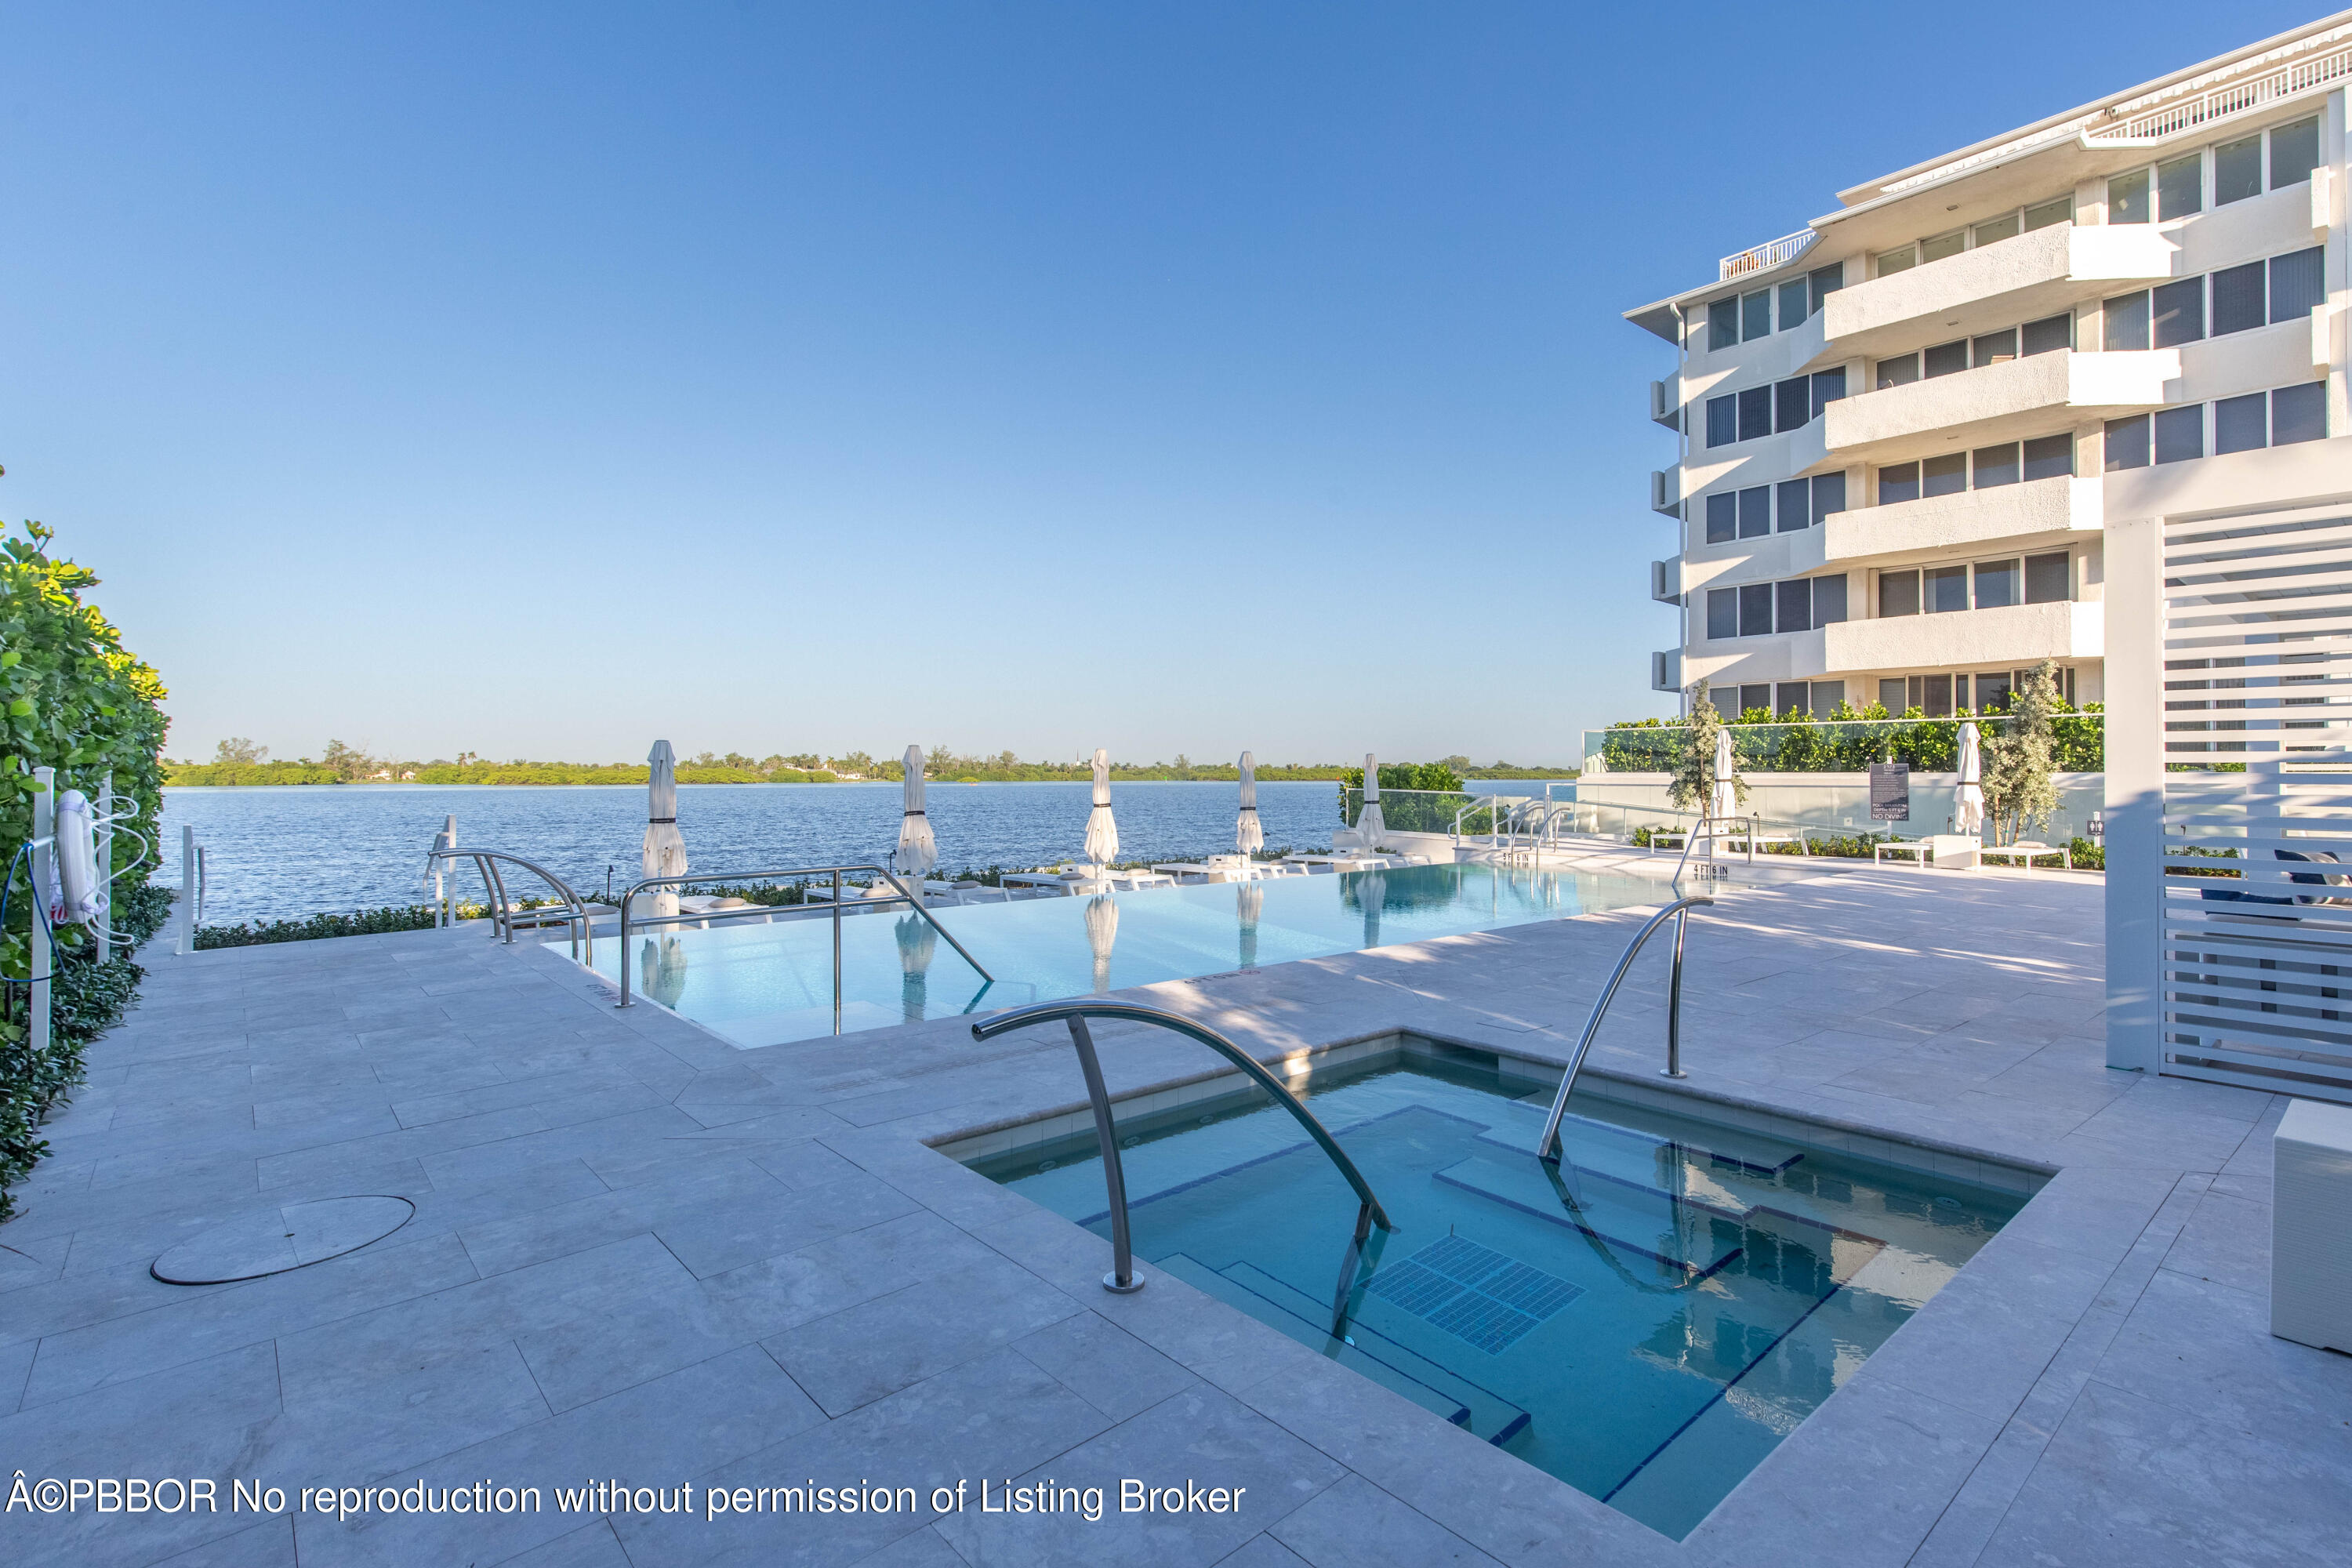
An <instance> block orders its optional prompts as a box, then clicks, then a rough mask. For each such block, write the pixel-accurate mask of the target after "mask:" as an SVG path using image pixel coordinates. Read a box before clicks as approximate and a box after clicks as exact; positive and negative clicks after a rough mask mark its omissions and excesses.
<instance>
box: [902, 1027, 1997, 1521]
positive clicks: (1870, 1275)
mask: <svg viewBox="0 0 2352 1568" xmlns="http://www.w3.org/2000/svg"><path fill="white" fill-rule="evenodd" d="M1232 1081H1234V1082H1238V1081H1239V1080H1238V1079H1234V1080H1232ZM1295 1081H1296V1080H1294V1082H1295ZM1557 1082H1558V1078H1557V1073H1556V1072H1555V1073H1553V1074H1552V1075H1551V1082H1550V1085H1549V1086H1546V1085H1545V1084H1544V1081H1543V1074H1542V1071H1541V1069H1540V1068H1536V1067H1534V1066H1533V1065H1532V1064H1517V1063H1514V1062H1513V1061H1511V1060H1510V1058H1496V1057H1494V1056H1490V1055H1487V1054H1486V1053H1482V1052H1474V1051H1466V1050H1462V1049H1458V1048H1455V1047H1447V1046H1442V1045H1435V1044H1433V1043H1431V1042H1426V1041H1401V1042H1391V1044H1390V1047H1388V1048H1387V1049H1386V1050H1384V1051H1379V1050H1376V1052H1375V1054H1372V1055H1370V1056H1369V1057H1366V1058H1360V1059H1359V1060H1358V1061H1356V1062H1355V1063H1353V1064H1351V1065H1349V1066H1346V1067H1341V1068H1336V1069H1321V1070H1318V1071H1316V1072H1315V1073H1314V1074H1313V1075H1312V1077H1311V1079H1310V1080H1309V1083H1308V1089H1307V1097H1308V1100H1309V1103H1310V1106H1311V1108H1312V1109H1313V1110H1314V1111H1315V1113H1316V1114H1317V1115H1318V1117H1320V1118H1321V1119H1322V1121H1323V1122H1324V1124H1325V1125H1326V1126H1327V1127H1328V1128H1330V1129H1331V1131H1332V1132H1333V1134H1334V1136H1335V1137H1336V1138H1337V1139H1338V1140H1339V1143H1340V1145H1341V1146H1342V1147H1343V1148H1345V1149H1346V1150H1347V1151H1348V1152H1349V1156H1350V1157H1351V1158H1352V1159H1353V1160H1354V1161H1355V1162H1356V1163H1357V1165H1358V1166H1359V1167H1360V1169H1361V1170H1362V1172H1363V1173H1364V1176H1365V1179H1366V1180H1367V1181H1369V1182H1370V1184H1371V1187H1372V1189H1373V1191H1374V1192H1375V1193H1377V1194H1379V1196H1380V1198H1381V1203H1382V1205H1384V1206H1385V1207H1386V1208H1387V1210H1388V1211H1389V1214H1390V1216H1391V1218H1392V1219H1393V1220H1394V1221H1395V1222H1396V1225H1397V1229H1396V1230H1395V1231H1393V1232H1391V1233H1390V1234H1387V1235H1385V1236H1383V1235H1382V1234H1381V1232H1379V1231H1377V1230H1376V1231H1374V1232H1373V1233H1372V1237H1371V1240H1370V1243H1369V1244H1368V1245H1367V1247H1365V1249H1364V1251H1363V1253H1362V1255H1361V1256H1360V1258H1356V1257H1351V1256H1350V1245H1349V1244H1350V1237H1351V1233H1352V1228H1353V1226H1354V1223H1355V1219H1356V1213H1357V1204H1356V1199H1355V1196H1354V1194H1352V1193H1350V1192H1349V1189H1348V1186H1347V1184H1346V1183H1345V1182H1344V1180H1343V1179H1342V1178H1341V1177H1340V1176H1339V1173H1338V1171H1337V1169H1336V1168H1335V1167H1334V1166H1333V1164H1332V1163H1330V1162H1329V1160H1328V1159H1327V1158H1326V1157H1325V1156H1324V1154H1323V1153H1322V1152H1321V1151H1320V1150H1318V1148H1316V1146H1315V1145H1314V1144H1313V1143H1311V1142H1307V1141H1305V1140H1304V1139H1302V1138H1301V1137H1300V1134H1299V1128H1298V1125H1297V1122H1296V1121H1292V1120H1291V1119H1290V1118H1289V1117H1288V1116H1287V1115H1286V1113H1285V1112H1284V1111H1283V1110H1281V1109H1280V1108H1279V1107H1277V1106H1276V1105H1274V1104H1273V1102H1272V1100H1271V1099H1270V1098H1269V1097H1268V1096H1266V1095H1265V1094H1264V1093H1263V1092H1262V1091H1258V1090H1255V1089H1249V1088H1248V1087H1247V1086H1246V1085H1243V1086H1242V1088H1241V1091H1239V1092H1225V1091H1223V1090H1222V1089H1218V1088H1216V1087H1215V1086H1214V1085H1213V1084H1212V1085H1206V1086H1203V1088H1202V1093H1204V1094H1208V1095H1212V1096H1216V1098H1210V1099H1206V1100H1199V1101H1196V1102H1194V1103H1192V1104H1189V1105H1186V1106H1184V1107H1182V1108H1181V1109H1176V1110H1160V1111H1158V1112H1156V1113H1155V1114H1152V1115H1150V1116H1141V1117H1136V1118H1128V1117H1122V1118H1120V1120H1119V1136H1120V1143H1121V1147H1122V1151H1123V1152H1122V1153H1121V1156H1120V1159H1121V1163H1122V1164H1123V1166H1124V1168H1125V1170H1126V1174H1127V1184H1128V1192H1129V1212H1130V1214H1131V1215H1132V1226H1133V1235H1134V1247H1135V1252H1136V1256H1137V1258H1139V1259H1141V1260H1143V1261H1145V1262H1147V1263H1150V1264H1151V1265H1153V1266H1155V1267H1156V1268H1157V1269H1158V1270H1159V1271H1160V1272H1163V1273H1165V1274H1169V1275H1172V1276H1174V1277H1176V1278H1178V1279H1182V1280H1185V1281H1186V1282H1188V1283H1190V1284H1192V1285H1193V1286H1195V1287H1197V1288H1199V1289H1202V1290H1203V1291H1206V1292H1207V1293H1209V1294H1210V1295H1213V1296H1215V1297H1218V1298H1219V1299H1221V1300H1224V1301H1226V1302H1228V1303H1230V1304H1231V1305H1233V1306H1234V1307H1237V1308H1239V1309H1240V1310H1243V1311H1244V1312H1247V1313H1249V1314H1250V1315H1252V1316H1253V1317H1255V1318H1258V1319H1260V1320H1261V1321H1265V1322H1266V1323H1269V1324H1271V1325H1273V1326H1274V1327H1275V1328H1277V1329H1279V1330H1281V1331H1283V1332H1285V1333H1286V1334H1289V1335H1291V1336H1292V1337H1293V1338H1295V1339H1297V1340H1299V1341H1300V1342H1303V1343H1305V1344H1307V1345H1309V1346H1311V1347H1313V1348H1314V1349H1316V1350H1318V1351H1319V1352H1322V1353H1323V1354H1325V1355H1327V1356H1328V1357H1330V1358H1331V1359H1332V1360H1334V1361H1337V1362H1339V1363H1341V1364H1342V1365H1345V1366H1349V1367H1351V1368H1353V1369H1354V1370H1355V1371H1357V1372H1358V1373H1361V1374H1363V1375H1364V1376H1366V1377H1369V1378H1371V1379H1372V1380H1373V1381H1375V1382H1377V1383H1380V1384H1384V1385H1386V1386H1387V1387H1389V1388H1391V1389H1392V1390H1394V1391H1395V1392H1397V1393H1399V1394H1402V1395H1404V1396H1405V1397H1406V1398H1408V1399H1411V1400H1413V1401H1415V1402H1416V1403H1418V1404H1420V1405H1423V1406H1424V1407H1426V1408H1427V1409H1429V1410H1432V1411H1433V1412H1435V1413H1436V1414H1438V1415H1442V1416H1444V1417H1445V1418H1446V1419H1448V1420H1450V1421H1452V1422H1453V1423H1454V1424H1455V1425H1456V1426H1461V1427H1463V1428H1464V1429H1465V1430H1466V1431H1468V1432H1470V1433H1471V1434H1473V1435H1474V1436H1478V1437H1482V1438H1484V1439H1486V1441H1488V1442H1490V1443H1493V1444H1495V1445H1496V1446H1497V1447H1501V1448H1503V1449H1505V1450H1506V1451H1507V1452H1509V1453H1511V1454H1515V1455H1517V1457H1518V1458H1522V1459H1524V1460H1526V1461H1527V1462H1528V1463H1529V1464H1531V1465H1534V1466H1536V1467H1537V1468H1539V1469H1543V1470H1546V1471H1549V1473H1550V1474H1552V1475H1554V1476H1557V1477H1559V1479H1562V1480H1564V1481H1567V1482H1568V1483H1570V1485H1572V1486H1574V1487H1576V1488H1578V1489H1580V1490H1582V1491H1584V1492H1587V1493H1589V1494H1591V1496H1593V1497H1596V1498H1599V1499H1601V1500H1604V1501H1606V1502H1608V1503H1609V1504H1610V1505H1611V1506H1612V1507H1613V1508H1616V1509H1618V1510H1622V1511H1623V1512H1625V1513H1628V1514H1630V1515H1632V1516H1633V1518H1635V1519H1638V1520H1640V1521H1643V1523H1645V1524H1648V1525H1650V1526H1651V1527H1652V1528H1654V1529H1655V1530H1658V1531H1663V1532H1664V1533H1665V1534H1667V1535H1670V1536H1673V1537H1675V1538H1676V1539H1678V1540H1679V1539H1680V1538H1681V1537H1683V1536H1685V1535H1686V1534H1688V1533H1689V1531H1691V1530H1692V1529H1693V1528H1694V1527H1695V1526H1696V1524H1697V1523H1698V1522H1699V1521H1700V1520H1702V1519H1704V1518H1705V1517H1706V1514H1707V1512H1708V1510H1711V1509H1712V1508H1714V1507H1715V1505H1716V1504H1717V1503H1718V1502H1720V1501H1721V1500H1723V1498H1724V1497H1725V1496H1726V1495H1727V1494H1728V1493H1729V1492H1730V1490H1731V1489H1732V1488H1734V1487H1735V1486H1737V1485H1738V1483H1739V1481H1740V1479H1742V1478H1743V1477H1745V1476H1746V1475H1747V1474H1748V1471H1749V1470H1751V1469H1753V1468H1755V1467H1756V1465H1757V1464H1759V1462H1760V1461H1761V1460H1762V1459H1763V1458H1764V1457H1765V1456H1766V1455H1767V1454H1769V1452H1771V1450H1772V1449H1773V1447H1775V1446H1776V1445H1778V1444H1779V1443H1780V1440H1781V1439H1782V1438H1783V1437H1785V1436H1788V1435H1789V1434H1790V1432H1791V1431H1793V1430H1794V1429H1795V1428H1796V1426H1797V1425H1798V1423H1800V1422H1801V1421H1802V1420H1804V1419H1805V1417H1806V1416H1807V1415H1810V1414H1811V1412H1812V1411H1813V1410H1814V1409H1815V1408H1817V1407H1818V1406H1819V1405H1821V1404H1822V1401H1823V1400H1825V1399H1827V1398H1828V1397H1829V1396H1830V1394H1832V1392H1834V1391H1835V1390H1836V1388H1837V1387H1838V1386H1839V1385H1840V1384H1843V1382H1844V1381H1845V1380H1846V1379H1847V1378H1848V1377H1849V1376H1851V1375H1852V1374H1853V1371H1854V1369H1855V1368H1857V1367H1859V1366H1860V1365H1861V1364H1862V1363H1863V1361H1864V1358H1865V1357H1867V1356H1868V1355H1869V1354H1870V1353H1871V1352H1873V1351H1874V1350H1875V1349H1877V1348H1878V1347H1879V1346H1880V1345H1881V1344H1883V1343H1885V1341H1886V1339H1887V1337H1888V1336H1889V1335H1891V1334H1892V1333H1894V1332H1895V1330H1896V1329H1898V1328H1900V1327H1901V1326H1902V1325H1903V1323H1904V1322H1905V1321H1907V1320H1908V1319H1909V1318H1910V1316H1911V1315H1912V1313H1914V1312H1916V1310H1918V1309H1919V1308H1920V1307H1921V1306H1922V1305H1924V1304H1925V1303H1926V1302H1927V1300H1928V1298H1929V1297H1931V1296H1933V1295H1934V1294H1935V1293H1936V1292H1937V1289H1940V1288H1941V1287H1942V1286H1943V1285H1944V1284H1945V1282H1946V1281H1948V1280H1949V1279H1951V1278H1952V1276H1953V1275H1954V1274H1955V1273H1957V1272H1958V1269H1959V1268H1960V1266H1961V1265H1962V1264H1963V1263H1965V1262H1966V1261H1967V1260H1968V1259H1969V1258H1970V1257H1972V1256H1973V1255H1974V1254H1975V1253H1976V1251H1977V1250H1978V1248H1979V1247H1982V1246H1983V1245H1984V1244H1985V1242H1986V1241H1987V1240H1989V1239H1990V1237H1992V1235H1993V1234H1994V1233H1995V1232H1997V1231H1998V1230H1999V1229H2000V1227H2001V1226H2002V1225H2003V1224H2004V1223H2006V1222H2007V1221H2008V1219H2009V1218H2010V1217H2011V1215H2014V1214H2015V1213H2016V1212H2017V1211H2018V1209H2019V1208H2020V1207H2021V1206H2022V1205H2023V1204H2024V1202H2025V1199H2026V1195H2027V1193H2028V1192H2029V1191H2030V1189H2031V1187H2032V1179H2031V1178H2030V1177H2028V1176H2026V1175H2024V1174H2023V1173H1989V1174H1993V1175H1994V1176H1995V1177H1996V1179H2005V1180H2008V1181H2010V1182H2011V1184H2013V1186H2014V1187H2015V1189H2016V1190H2013V1191H2009V1190H1998V1189H1996V1188H1994V1187H1989V1186H1979V1185H1975V1184H1969V1183H1966V1182H1961V1181H1957V1180H1951V1179H1947V1178H1943V1177H1937V1176H1930V1175H1926V1174H1922V1173H1914V1172H1912V1171H1908V1170H1905V1169H1899V1168H1897V1167H1895V1166H1893V1165H1887V1164H1880V1163H1874V1162H1870V1161H1865V1160H1862V1159H1858V1158H1854V1157H1852V1156H1849V1155H1844V1154H1840V1153H1835V1152H1829V1151H1827V1150H1824V1149H1821V1148H1816V1147H1812V1146H1809V1145H1807V1144H1803V1143H1799V1142H1787V1141H1784V1140H1782V1139H1780V1138H1777V1137H1766V1136H1761V1135H1759V1134H1757V1133H1754V1132H1749V1131H1740V1130H1738V1129H1735V1128H1731V1127H1727V1126H1722V1125H1717V1124H1713V1123H1710V1122H1702V1121H1690V1120H1686V1119H1684V1118H1682V1117H1680V1116H1670V1115H1665V1114H1662V1113H1656V1112H1653V1111H1649V1110H1637V1109H1634V1108H1632V1107H1628V1106H1624V1105H1620V1104H1614V1103H1611V1102H1607V1101H1591V1102H1588V1101H1587V1100H1586V1098H1585V1096H1584V1095H1583V1094H1581V1093H1580V1094H1579V1095H1578V1097H1577V1099H1576V1100H1575V1102H1574V1104H1575V1107H1576V1109H1577V1110H1580V1111H1581V1112H1582V1113H1583V1114H1581V1115H1573V1116H1571V1117H1570V1118H1569V1120H1568V1121H1566V1122H1565V1123H1564V1125H1563V1128H1562V1141H1563V1148H1564V1156H1565V1157H1564V1158H1563V1160H1562V1162H1561V1163H1560V1164H1559V1165H1558V1166H1556V1167H1554V1166H1548V1165H1546V1164H1544V1163H1541V1162H1539V1161H1538V1160H1537V1159H1536V1158H1535V1157H1534V1154H1533V1151H1534V1148H1535V1144H1536V1140H1537V1138H1538V1135H1539V1133H1540V1132H1541V1130H1542V1127H1543V1120H1544V1114H1545V1111H1546V1110H1548V1109H1549V1102H1550V1100H1551V1096H1552V1092H1553V1088H1554V1087H1556V1085H1557ZM1072 1120H1075V1119H1065V1120H1064V1121H1060V1122H1057V1123H1055V1124H1054V1126H1053V1127H1052V1128H1051V1129H1042V1128H1041V1129H1038V1130H1034V1131H1031V1132H1030V1133H1029V1134H1028V1135H1029V1136H1031V1137H1034V1138H1042V1137H1044V1136H1045V1134H1046V1133H1047V1132H1048V1131H1060V1130H1061V1129H1063V1128H1066V1127H1067V1126H1068V1125H1069V1124H1070V1121H1072ZM1023 1137H1024V1131H1023V1130H1021V1129H1014V1130H1013V1131H1011V1132H1010V1133H997V1134H991V1135H989V1137H988V1138H987V1140H986V1141H985V1142H984V1143H982V1141H977V1140H976V1141H975V1144H977V1145H980V1146H981V1147H983V1148H985V1149H986V1150H987V1151H988V1152H970V1151H966V1150H959V1149H957V1148H955V1147H953V1146H950V1148H949V1149H948V1150H947V1152H950V1153H955V1154H959V1155H960V1156H961V1157H962V1158H964V1159H965V1160H966V1161H967V1163H971V1165H973V1166H974V1168H976V1169H978V1170H980V1171H982V1173H985V1174H987V1175H989V1176H991V1177H992V1178H993V1179H995V1180H996V1181H998V1182H1000V1183H1002V1184H1005V1185H1007V1186H1009V1187H1012V1188H1013V1189H1014V1190H1015V1191H1018V1192H1022V1193H1024V1194H1027V1195H1029V1196H1030V1197H1032V1198H1034V1199H1035V1200H1036V1201H1037V1202H1038V1203H1040V1204H1042V1205H1045V1207H1047V1208H1050V1209H1053V1210H1055V1212H1057V1213H1059V1214H1062V1215H1066V1216H1067V1217H1069V1218H1071V1219H1073V1220H1076V1221H1077V1222H1078V1223H1080V1224H1082V1225H1085V1226H1088V1227H1089V1228H1091V1229H1093V1230H1094V1231H1096V1232H1097V1234H1099V1235H1102V1236H1105V1237H1108V1234H1109V1225H1108V1215H1106V1213H1105V1210H1104V1203H1105V1200H1104V1195H1103V1178H1102V1163H1101V1160H1100V1157H1099V1155H1098V1154H1097V1145H1096V1143H1095V1142H1094V1139H1093V1136H1092V1134H1091V1132H1087V1133H1084V1134H1080V1135H1077V1136H1066V1137H1062V1138H1060V1139H1058V1141H1050V1142H1027V1143H1024V1142H1021V1140H1022V1138H1023ZM1008 1142H1009V1143H1010V1144H1011V1145H1012V1146H1011V1147H1010V1148H1005V1147H1003V1145H1004V1144H1006V1143H1008ZM1922 1163H1923V1164H1924V1163H1926V1162H1925V1157H1924V1156H1923V1160H1922ZM1105 1259H1106V1267H1108V1247H1106V1248H1105ZM1148 1288H1149V1287H1147V1289H1148Z"/></svg>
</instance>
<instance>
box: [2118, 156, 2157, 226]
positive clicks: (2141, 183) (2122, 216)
mask: <svg viewBox="0 0 2352 1568" xmlns="http://www.w3.org/2000/svg"><path fill="white" fill-rule="evenodd" d="M2150 216H2152V215H2151V214H2150V213H2149V212H2148V210H2147V170H2146V169H2135V170H2133V171H2132V172H2131V173H2130V174H2117V175H2116V177H2115V178H2114V179H2112V180H2109V181H2108V182H2107V221H2108V222H2109V223H2146V222H2147V221H2148V219H2149V217H2150Z"/></svg>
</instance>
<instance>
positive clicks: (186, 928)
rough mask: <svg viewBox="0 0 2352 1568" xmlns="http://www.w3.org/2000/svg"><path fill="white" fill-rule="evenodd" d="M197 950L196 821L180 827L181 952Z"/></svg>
mask: <svg viewBox="0 0 2352 1568" xmlns="http://www.w3.org/2000/svg"><path fill="white" fill-rule="evenodd" d="M195 951H196V829H195V825H194V823H187V824H183V825H182V826H181V828H180V952H182V954H187V953H191V952H195Z"/></svg>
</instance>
